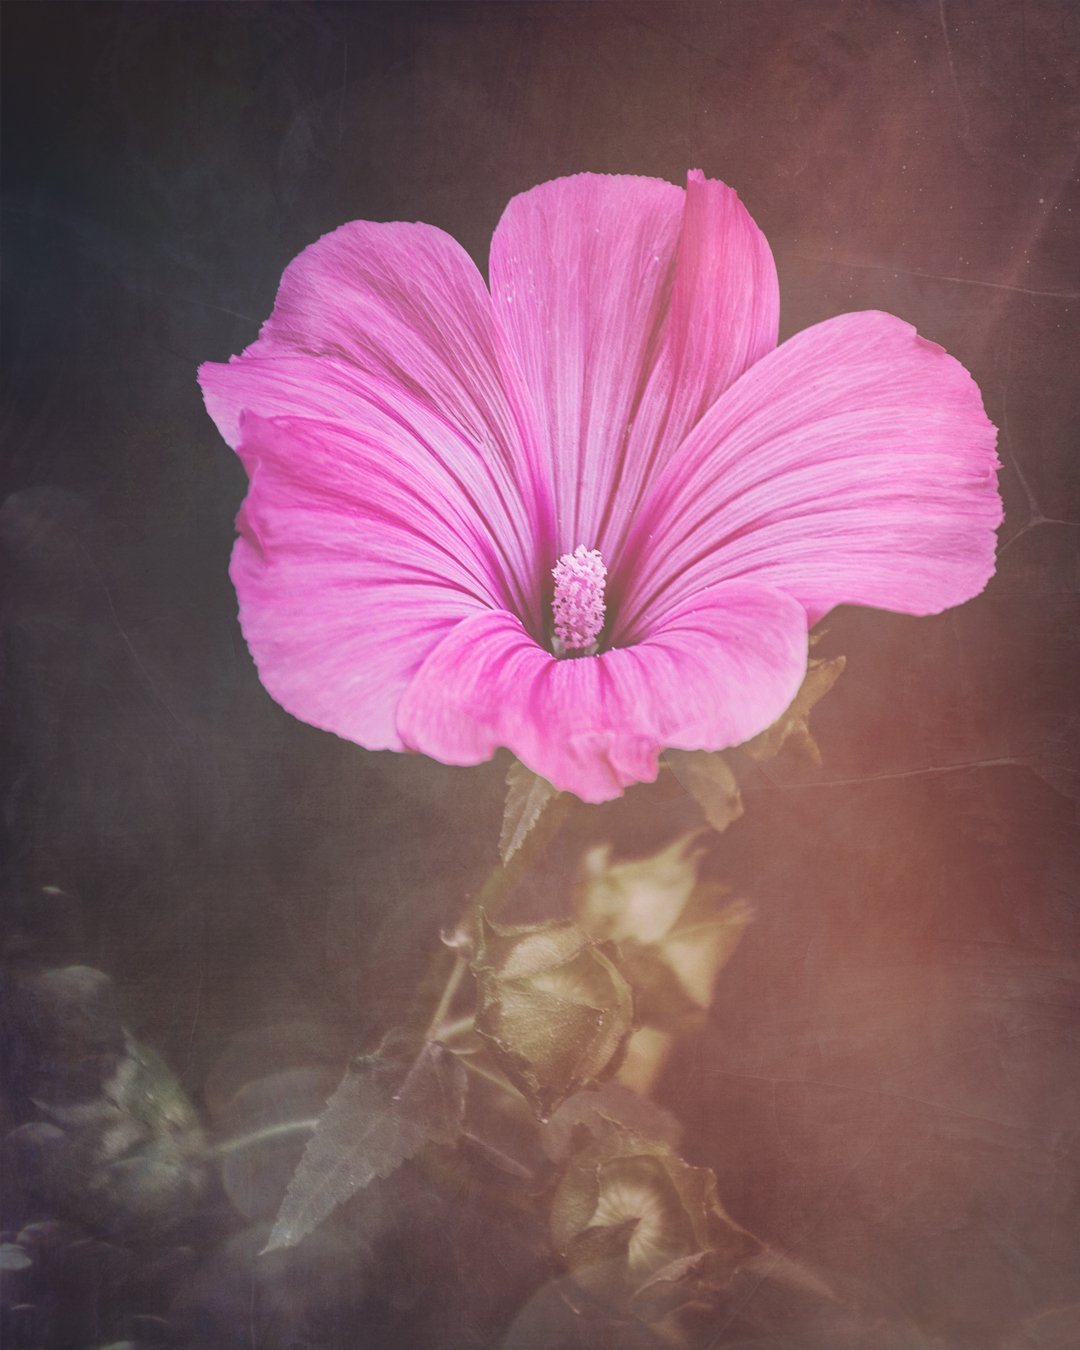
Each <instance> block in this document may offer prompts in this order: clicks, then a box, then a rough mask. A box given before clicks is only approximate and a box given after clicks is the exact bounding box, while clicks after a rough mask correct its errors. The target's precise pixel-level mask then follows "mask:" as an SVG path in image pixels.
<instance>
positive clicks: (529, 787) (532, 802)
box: [499, 759, 558, 865]
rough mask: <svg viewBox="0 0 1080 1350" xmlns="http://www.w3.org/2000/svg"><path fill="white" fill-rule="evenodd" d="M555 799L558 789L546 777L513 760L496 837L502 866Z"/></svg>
mask: <svg viewBox="0 0 1080 1350" xmlns="http://www.w3.org/2000/svg"><path fill="white" fill-rule="evenodd" d="M557 796H558V791H557V789H556V788H553V787H552V786H551V784H550V783H549V782H548V781H547V779H546V778H541V777H540V775H539V774H537V773H533V771H532V769H527V768H526V767H525V765H524V764H522V763H521V761H520V760H517V759H516V760H514V762H513V764H511V766H510V772H509V773H508V774H507V775H506V805H505V806H504V808H503V822H502V830H501V832H500V834H499V856H500V857H501V858H502V860H503V863H504V865H505V864H506V863H508V862H509V861H510V859H511V858H512V857H513V856H514V854H515V853H516V852H517V851H518V849H519V848H520V847H521V846H522V844H523V843H524V842H525V839H526V836H527V835H528V833H529V831H530V830H531V829H532V828H533V826H534V825H535V824H536V822H537V821H538V820H539V819H540V817H541V815H542V814H543V811H544V808H545V807H546V806H547V804H548V802H550V801H551V799H552V798H553V797H557Z"/></svg>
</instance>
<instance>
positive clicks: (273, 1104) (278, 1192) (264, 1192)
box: [216, 1065, 340, 1221]
mask: <svg viewBox="0 0 1080 1350" xmlns="http://www.w3.org/2000/svg"><path fill="white" fill-rule="evenodd" d="M339 1082H340V1067H339V1069H338V1070H336V1071H335V1070H334V1069H331V1068H329V1066H327V1065H314V1066H312V1067H309V1068H295V1069H284V1070H282V1071H281V1072H280V1073H275V1074H268V1075H267V1076H266V1077H265V1078H256V1079H255V1080H254V1081H253V1082H250V1083H245V1084H244V1086H243V1087H242V1088H241V1089H240V1090H239V1092H237V1093H236V1094H235V1095H234V1096H233V1099H232V1101H231V1102H229V1103H228V1106H227V1108H226V1109H225V1110H224V1111H223V1113H222V1119H221V1128H222V1130H223V1131H225V1132H226V1135H227V1137H226V1138H225V1140H224V1141H223V1142H222V1144H220V1145H219V1146H218V1148H217V1150H216V1152H217V1153H218V1155H219V1156H220V1159H221V1183H222V1186H223V1188H224V1190H225V1194H226V1195H227V1196H228V1197H229V1200H230V1201H231V1202H232V1205H233V1208H234V1209H236V1210H237V1211H238V1212H239V1213H240V1214H242V1215H243V1216H244V1218H245V1219H247V1220H249V1221H258V1220H261V1219H272V1218H273V1217H274V1216H275V1215H276V1214H277V1212H278V1210H279V1209H280V1208H281V1202H282V1200H283V1199H284V1198H285V1192H286V1190H287V1189H288V1185H289V1182H290V1181H291V1180H292V1177H293V1175H294V1173H295V1172H296V1169H297V1167H298V1166H299V1163H300V1158H301V1157H302V1155H303V1152H304V1147H305V1145H306V1144H307V1142H308V1140H309V1139H310V1138H311V1134H312V1131H313V1130H314V1127H315V1124H316V1123H317V1121H318V1116H319V1114H320V1112H321V1111H322V1109H323V1107H324V1105H325V1104H326V1099H327V1097H328V1096H329V1095H330V1094H331V1093H332V1092H333V1091H334V1090H335V1089H336V1087H337V1085H338V1083H339Z"/></svg>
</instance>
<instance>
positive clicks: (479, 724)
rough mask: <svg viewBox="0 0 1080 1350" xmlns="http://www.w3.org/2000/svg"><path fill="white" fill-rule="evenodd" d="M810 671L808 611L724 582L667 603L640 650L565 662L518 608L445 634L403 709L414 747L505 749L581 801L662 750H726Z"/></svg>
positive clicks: (455, 756) (646, 775)
mask: <svg viewBox="0 0 1080 1350" xmlns="http://www.w3.org/2000/svg"><path fill="white" fill-rule="evenodd" d="M805 670H806V616H805V614H804V612H803V609H802V607H801V606H800V605H799V604H798V602H796V601H793V600H792V599H791V598H790V597H789V596H786V595H784V594H782V593H781V592H777V591H770V590H768V589H766V588H765V587H762V586H754V585H743V584H736V585H727V586H718V587H716V588H715V589H714V590H712V591H708V592H706V593H704V594H702V595H699V596H696V597H694V598H693V599H692V600H691V601H689V602H688V603H686V604H684V605H682V606H680V607H678V608H676V609H674V610H672V611H671V612H670V613H669V614H668V615H667V617H666V619H665V621H664V622H663V624H662V625H658V627H657V629H656V631H655V632H654V633H652V634H650V635H649V637H648V638H647V639H646V640H645V641H643V642H641V643H639V644H638V645H637V646H636V647H633V648H624V649H620V650H613V651H608V652H605V653H603V654H602V655H601V656H596V657H580V658H575V659H571V660H563V661H559V660H556V659H555V658H554V657H553V656H552V655H551V654H550V653H549V652H547V651H545V650H544V649H543V648H541V647H539V646H538V645H537V644H536V643H535V642H534V641H533V640H532V639H531V638H530V637H529V635H528V633H526V632H525V630H524V629H523V628H522V626H521V624H520V623H519V622H518V621H517V620H516V619H515V618H514V616H513V615H511V614H506V613H487V614H481V615H476V616H475V617H473V618H470V619H468V620H467V621H466V622H465V623H462V624H460V625H458V627H456V628H455V629H453V631H452V632H451V633H449V635H448V636H447V637H446V638H444V639H443V641H442V642H441V643H440V644H439V646H438V647H437V648H435V650H434V651H432V653H431V654H430V656H429V657H428V658H427V660H426V661H425V662H424V664H423V666H422V667H421V668H420V670H419V671H418V672H417V675H416V677H415V679H414V680H413V682H412V684H411V685H410V686H409V688H408V690H407V691H406V693H405V695H404V697H403V698H402V700H401V703H400V705H399V708H398V730H399V732H400V735H401V739H402V741H403V742H404V744H405V745H407V746H408V747H409V748H410V749H414V750H419V751H421V752H423V753H424V754H428V755H432V756H434V758H436V759H439V760H442V761H443V762H444V763H447V764H477V763H480V762H481V761H482V760H485V759H488V758H489V757H490V756H491V755H492V754H493V753H494V751H495V750H496V749H497V748H498V747H499V746H507V747H508V748H509V749H511V750H512V751H513V752H514V754H516V755H517V756H518V758H519V759H520V760H521V761H522V762H523V763H524V764H525V765H527V766H528V768H530V769H532V770H533V771H534V772H536V773H538V774H540V775H541V776H542V777H544V778H546V779H547V780H548V781H549V782H550V783H552V784H553V785H554V786H555V787H557V788H559V789H561V790H565V791H570V792H574V793H576V794H577V795H578V796H579V797H581V798H582V799H583V800H585V801H592V802H598V801H606V800H608V799H609V798H612V797H617V796H618V795H619V793H620V792H621V791H622V789H623V788H624V787H626V786H628V785H629V784H631V783H637V782H648V781H651V780H652V779H653V778H655V777H656V772H657V758H658V756H659V754H660V752H661V751H662V750H664V749H666V748H667V747H677V748H680V749H687V750H690V749H705V750H718V749H722V748H723V747H724V746H728V745H735V744H738V743H740V742H742V741H745V740H747V739H749V738H750V737H751V736H753V735H755V734H756V733H757V732H759V731H761V730H763V729H764V728H765V727H767V726H769V725H770V724H771V723H772V722H773V721H775V719H776V718H777V717H778V716H779V715H780V714H781V713H782V712H783V710H784V709H785V708H786V707H787V706H788V704H789V703H790V702H791V700H792V698H793V697H794V696H795V693H796V691H797V690H798V688H799V684H800V682H801V680H802V677H803V674H804V672H805Z"/></svg>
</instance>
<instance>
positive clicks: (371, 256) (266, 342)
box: [200, 220, 551, 557]
mask: <svg viewBox="0 0 1080 1350" xmlns="http://www.w3.org/2000/svg"><path fill="white" fill-rule="evenodd" d="M501 344H502V339H501V337H500V335H499V334H498V331H497V328H496V324H495V319H494V313H493V309H492V304H491V297H490V295H489V294H488V291H487V287H486V286H485V285H484V281H483V278H482V277H481V275H480V273H479V272H478V270H477V268H476V266H475V264H474V263H473V261H472V259H471V258H470V257H469V255H468V254H467V253H466V252H465V250H464V249H463V248H462V247H461V245H460V244H458V243H457V242H456V241H455V240H454V239H452V238H451V237H450V236H449V235H447V234H444V233H443V231H441V230H438V229H435V228H434V227H433V226H431V225H422V224H410V223H403V222H397V221H395V222H388V223H380V222H375V221H366V220H358V221H353V222H351V223H350V224H347V225H343V226H341V227H340V228H339V229H337V230H334V231H332V232H331V233H330V234H327V235H324V236H323V238H321V239H319V240H317V241H316V242H315V243H314V244H312V245H310V246H309V247H308V248H306V249H305V250H304V251H303V252H302V253H301V254H299V255H298V256H297V257H296V258H295V259H293V261H292V262H291V263H290V264H289V266H288V267H287V268H286V269H285V273H284V275H283V277H282V279H281V285H280V287H279V290H278V294H277V299H276V301H275V304H274V311H273V313H272V314H271V316H270V318H269V319H267V321H266V323H265V324H264V325H263V327H262V330H261V332H260V335H259V338H258V340H257V341H256V342H254V343H253V344H252V345H251V346H250V347H248V348H247V350H246V351H245V352H244V353H243V354H242V355H241V356H240V357H237V358H234V359H233V360H232V361H231V362H229V363H228V365H214V364H209V365H205V366H203V367H202V369H201V370H200V383H201V384H202V386H203V391H204V394H205V396H206V400H207V407H208V410H209V412H210V414H211V416H212V417H214V419H215V420H216V421H217V423H218V426H219V428H220V430H221V432H222V435H223V436H224V437H225V439H226V440H227V441H229V443H230V444H231V445H233V446H234V447H235V437H236V430H237V425H238V417H239V412H240V410H241V409H242V408H247V409H249V410H250V411H253V412H256V413H259V414H260V415H262V416H273V415H276V414H278V413H285V414H295V415H298V416H302V417H310V416H316V417H320V416H321V417H327V416H328V414H329V415H331V416H333V417H334V418H336V419H337V420H341V421H343V422H344V423H346V424H347V420H348V411H347V397H346V396H347V394H348V392H349V391H350V389H351V391H352V392H353V393H354V394H356V395H359V396H360V397H366V396H367V394H368V392H369V391H370V390H371V389H372V388H376V389H379V388H381V389H384V390H391V391H392V390H394V389H400V390H401V391H402V392H403V393H404V394H405V395H407V396H408V397H409V398H411V399H412V400H413V401H414V402H415V403H417V404H419V405H421V406H423V407H426V408H427V409H428V410H429V411H433V412H435V413H437V414H438V416H439V417H440V418H441V419H442V420H444V421H445V422H447V423H448V424H449V425H450V426H451V427H452V428H454V429H455V430H456V431H457V432H458V433H459V436H460V438H461V439H463V440H464V441H465V442H466V443H467V444H468V445H469V446H471V447H472V450H473V453H474V456H475V458H476V459H477V460H478V461H481V462H483V464H484V465H485V472H486V473H487V474H488V476H489V477H490V478H491V480H492V482H493V483H497V484H498V491H499V493H500V494H501V496H502V497H503V498H504V499H505V501H506V502H507V503H514V505H508V507H507V509H508V510H509V511H510V514H511V515H512V516H513V518H514V525H515V534H516V536H517V538H518V539H519V540H520V541H522V543H525V541H528V547H530V548H531V545H532V544H533V543H538V542H540V541H543V551H544V555H545V557H546V555H547V554H548V553H549V552H551V544H550V531H551V526H550V516H551V505H550V490H549V488H548V486H547V483H546V480H545V477H544V475H543V473H541V472H540V470H539V468H538V459H537V456H538V451H537V449H536V444H537V440H536V433H535V429H534V414H533V412H532V404H531V399H530V397H529V395H528V394H527V392H525V390H524V387H523V386H522V385H521V382H520V380H519V378H518V377H517V375H516V370H515V368H514V367H513V365H512V364H509V365H507V366H506V367H505V368H504V366H503V363H502V357H501V356H500V353H499V350H498V349H499V347H500V345H501ZM255 361H257V362H258V363H259V366H258V369H259V370H260V371H261V372H262V373H263V377H264V378H262V379H261V380H260V379H249V378H247V371H246V366H247V363H249V362H255ZM277 362H284V363H285V364H284V365H281V366H276V365H275V363H277ZM296 362H302V363H305V364H302V365H296V364H294V363H296ZM323 362H325V363H327V364H326V366H325V370H326V374H325V376H324V375H323V374H321V373H320V366H321V364H322V363H323ZM278 371H280V375H281V378H280V386H281V387H280V389H279V388H276V384H277V383H278V381H277V378H276V376H277V372H278ZM327 386H328V387H327ZM324 396H327V397H329V399H330V402H331V405H332V407H333V412H332V413H331V412H330V408H327V407H323V408H321V409H320V407H319V399H320V398H323V397H324ZM290 399H291V400H293V401H292V403H291V406H290V403H289V400H290Z"/></svg>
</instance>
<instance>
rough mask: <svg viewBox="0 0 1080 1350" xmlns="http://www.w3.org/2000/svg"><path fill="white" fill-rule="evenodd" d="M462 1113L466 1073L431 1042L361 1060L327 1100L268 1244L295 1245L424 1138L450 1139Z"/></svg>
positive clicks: (414, 1150)
mask: <svg viewBox="0 0 1080 1350" xmlns="http://www.w3.org/2000/svg"><path fill="white" fill-rule="evenodd" d="M464 1112H465V1071H464V1069H463V1068H462V1067H461V1064H460V1063H459V1062H458V1060H457V1059H456V1057H455V1056H454V1055H452V1054H451V1053H450V1052H449V1051H448V1050H445V1049H444V1048H443V1047H442V1046H441V1045H438V1044H436V1043H435V1042H433V1041H427V1042H425V1044H424V1045H423V1047H422V1048H421V1050H420V1053H419V1054H418V1055H417V1056H416V1058H415V1059H414V1060H413V1061H412V1063H411V1064H403V1063H402V1062H401V1061H399V1060H397V1061H395V1060H388V1059H384V1058H382V1057H380V1056H378V1055H374V1056H369V1057H365V1058H364V1059H362V1060H361V1061H359V1062H358V1064H357V1065H356V1067H354V1068H351V1069H350V1070H349V1072H348V1073H347V1074H346V1075H345V1077H344V1078H343V1079H342V1081H341V1085H340V1087H339V1088H338V1089H337V1091H336V1092H335V1093H334V1095H333V1096H332V1097H331V1098H330V1100H329V1101H328V1102H327V1104H326V1110H325V1111H324V1112H323V1115H322V1117H321V1118H320V1120H319V1123H318V1125H317V1127H316V1129H315V1133H314V1134H313V1135H312V1137H311V1139H310V1140H309V1141H308V1145H307V1148H306V1149H305V1150H304V1156H303V1157H302V1158H301V1159H300V1166H299V1167H298V1168H297V1169H296V1173H295V1175H294V1176H293V1179H292V1181H291V1182H290V1183H289V1189H288V1191H287V1192H286V1193H285V1199H284V1200H283V1201H282V1205H281V1210H280V1212H279V1213H278V1217H277V1222H276V1223H275V1224H274V1228H273V1231H272V1232H271V1234H270V1240H269V1242H267V1244H266V1246H265V1247H264V1248H263V1250H264V1251H267V1252H270V1251H274V1250H275V1249H276V1248H278V1247H294V1246H295V1245H296V1244H297V1243H298V1242H299V1241H301V1239H302V1238H305V1237H306V1236H307V1235H308V1234H309V1233H310V1232H312V1231H313V1230H314V1229H315V1228H317V1227H318V1225H319V1224H320V1223H322V1221H323V1220H324V1219H325V1218H326V1217H327V1215H329V1214H330V1213H331V1212H332V1211H333V1210H335V1209H336V1208H337V1207H338V1205H340V1204H343V1203H344V1201H346V1200H348V1199H349V1198H350V1196H353V1195H355V1194H356V1192H357V1191H360V1190H363V1188H364V1187H365V1186H367V1185H369V1184H370V1183H371V1182H372V1181H374V1180H375V1178H376V1177H387V1176H389V1175H390V1173H391V1172H394V1171H396V1170H397V1168H399V1167H400V1166H401V1165H402V1163H404V1162H407V1161H408V1160H409V1159H410V1158H413V1157H415V1156H416V1154H417V1153H419V1152H420V1150H421V1149H422V1148H423V1147H424V1146H425V1145H426V1144H431V1143H436V1144H446V1145H451V1144H453V1143H454V1142H455V1141H456V1140H457V1137H458V1134H459V1132H460V1129H461V1120H462V1116H463V1115H464Z"/></svg>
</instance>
